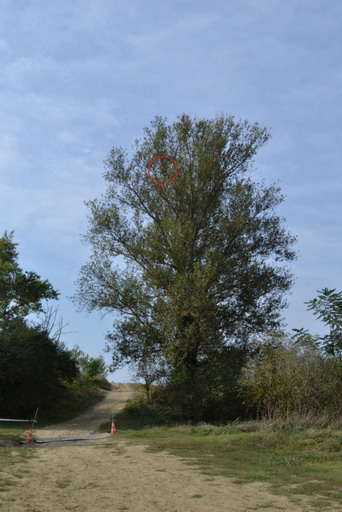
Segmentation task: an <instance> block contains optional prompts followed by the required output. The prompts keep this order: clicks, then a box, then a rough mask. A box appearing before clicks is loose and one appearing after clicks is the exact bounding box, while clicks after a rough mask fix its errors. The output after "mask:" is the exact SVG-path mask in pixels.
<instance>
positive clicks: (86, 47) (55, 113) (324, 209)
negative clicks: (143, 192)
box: [0, 0, 342, 381]
mask: <svg viewBox="0 0 342 512" xmlns="http://www.w3.org/2000/svg"><path fill="white" fill-rule="evenodd" d="M341 22H342V2H340V1H339V0H328V1H327V2H322V1H321V0H311V1H310V2H309V1H304V0H296V1H294V0H288V1H287V2H283V1H281V0H239V1H237V0H234V1H226V0H211V1H210V2H209V1H204V0H183V1H179V0H172V1H171V0H164V1H157V0H144V1H143V0H131V1H130V2H127V1H123V0H122V1H116V0H97V1H96V2H90V1H83V0H73V1H72V2H70V1H65V0H59V1H57V2H46V1H43V0H30V1H27V0H12V1H10V0H0V26H1V30H0V60H1V71H0V177H1V179H0V198H1V200H0V234H2V233H3V232H4V230H5V229H7V230H12V229H13V230H14V231H15V241H17V242H19V243H20V245H19V255H20V264H21V265H22V267H23V268H24V269H25V270H33V271H35V272H37V273H38V274H39V275H41V276H42V277H43V278H47V279H49V280H50V281H51V283H52V284H53V285H54V286H55V287H56V288H57V289H58V290H59V291H60V292H61V299H60V301H59V310H60V314H61V315H62V317H63V319H64V322H65V323H68V324H69V325H68V327H67V328H66V331H72V332H70V333H69V334H66V335H65V336H64V339H65V341H67V342H68V345H69V346H72V345H74V344H78V345H79V346H80V347H81V348H82V349H83V350H85V351H87V352H88V353H90V354H91V355H93V356H96V355H98V354H99V353H100V352H101V351H102V349H103V347H104V334H105V332H106V331H107V330H108V329H109V328H110V326H111V319H110V318H109V317H107V318H105V319H104V320H102V319H101V317H100V316H99V315H97V314H92V315H91V316H86V315H85V314H84V313H77V312H76V310H75V308H74V306H73V304H72V303H71V302H70V300H68V299H67V297H68V296H70V295H72V294H73V293H74V291H75V287H74V282H75V280H76V279H77V275H78V271H79V269H80V267H81V265H82V264H84V263H86V261H87V259H88V256H89V254H90V252H89V249H87V248H86V247H84V246H83V245H82V243H81V241H80V234H81V233H85V231H86V229H87V208H86V206H85V205H84V204H83V201H84V200H88V199H93V198H95V197H98V196H100V194H101V193H103V192H104V191H105V182H104V180H103V178H102V171H103V160H104V159H105V158H106V156H107V154H108V152H109V151H110V149H111V148H112V146H114V145H115V146H118V145H122V146H124V147H126V148H128V149H129V148H130V147H131V145H132V144H133V142H134V139H135V138H137V137H140V136H141V135H142V129H143V127H144V126H146V125H147V124H148V123H149V122H150V120H151V119H152V118H153V117H154V116H155V115H156V114H160V115H163V116H166V117H167V118H168V120H169V121H170V122H172V121H173V120H174V119H175V118H176V116H177V115H178V114H180V113H182V112H186V113H189V114H191V115H197V116H198V117H202V116H203V117H214V116H216V115H217V114H221V113H224V114H227V115H233V116H235V117H236V119H248V120H249V121H251V122H254V121H258V122H259V123H260V124H261V125H263V126H266V127H269V128H270V129H271V133H272V139H271V141H270V142H268V143H267V145H266V146H265V147H264V148H263V149H262V150H261V151H260V152H259V154H258V156H257V158H256V160H255V163H256V167H257V170H256V172H255V177H256V178H258V179H261V178H264V179H265V180H266V183H271V182H275V181H278V180H279V185H280V187H281V189H282V191H283V193H284V194H285V196H286V199H285V201H284V203H283V204H282V205H281V207H280V208H278V212H279V213H280V214H281V215H283V216H284V217H285V218H286V226H287V227H288V229H289V230H290V231H291V232H292V233H294V234H296V235H297V236H298V238H299V240H298V244H297V250H298V252H299V258H298V260H297V261H296V262H294V263H293V264H292V265H291V267H292V270H293V272H294V274H295V276H296V284H295V286H294V287H293V290H292V295H290V296H289V302H290V307H289V308H288V310H287V311H286V312H285V313H284V316H285V317H286V320H287V323H288V329H291V328H292V327H305V328H308V329H310V331H311V332H319V333H324V332H326V331H325V328H324V327H323V326H322V325H321V323H320V322H318V321H316V320H315V319H314V317H313V315H312V313H311V312H309V311H307V310H306V306H305V304H304V301H305V300H309V299H311V298H313V297H314V296H315V295H316V290H319V289H321V288H322V287H325V286H326V287H329V288H337V290H341V289H342V275H341V255H342V250H341V248H342V242H341V241H342V227H341V226H342V222H341V221H342V214H341V196H342V180H341V162H342V144H341V142H342V141H341V124H342V123H341V121H342V119H341V117H342V116H341V104H342V97H341V96H342V94H341V91H342V64H341V62H342V61H341V53H342V32H341ZM106 359H107V360H108V361H109V357H108V356H106ZM110 377H111V378H113V379H114V380H116V381H125V380H126V381H127V380H129V375H128V373H127V371H126V370H122V371H120V372H117V373H116V374H114V375H110Z"/></svg>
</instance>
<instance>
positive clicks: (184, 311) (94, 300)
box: [75, 115, 295, 379]
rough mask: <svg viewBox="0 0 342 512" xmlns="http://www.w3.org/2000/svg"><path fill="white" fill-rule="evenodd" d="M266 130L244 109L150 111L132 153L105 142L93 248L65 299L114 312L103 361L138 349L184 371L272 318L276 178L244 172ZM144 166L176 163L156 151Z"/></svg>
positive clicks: (282, 238) (278, 304)
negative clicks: (258, 179) (171, 118)
mask: <svg viewBox="0 0 342 512" xmlns="http://www.w3.org/2000/svg"><path fill="white" fill-rule="evenodd" d="M268 138H269V134H268V133H267V131H266V130H265V129H264V128H261V127H260V126H259V125H258V124H249V123H248V122H247V121H245V122H235V121H234V119H233V118H231V117H224V116H221V117H217V118H215V119H195V118H191V117H190V116H188V115H182V116H180V117H179V118H178V120H177V121H176V122H174V123H173V124H171V125H169V124H167V121H166V119H163V118H161V117H156V118H155V119H154V120H153V121H152V123H151V125H150V126H149V127H147V128H145V136H144V138H143V139H141V140H137V141H136V144H135V147H134V150H133V152H132V154H130V155H128V153H127V152H126V151H125V150H124V149H122V148H113V149H112V151H111V152H110V154H109V157H108V160H107V162H106V170H105V172H104V179H105V180H106V182H107V190H106V193H105V194H104V195H103V196H102V197H101V198H100V199H94V200H92V201H89V202H87V203H86V204H87V205H88V207H89V209H90V225H89V230H88V232H87V234H86V236H85V241H86V243H88V244H90V246H91V247H92V256H91V259H90V261H89V263H87V264H86V265H85V266H83V267H82V269H81V273H80V277H79V280H78V290H77V293H76V295H75V300H76V302H78V303H79V305H80V306H81V307H86V308H87V309H88V310H89V311H92V310H96V309H97V310H100V311H102V312H103V313H108V312H111V313H112V312H114V313H116V314H117V316H116V319H115V321H114V326H113V331H112V332H110V333H108V335H107V338H108V341H109V344H110V345H112V350H113V368H116V367H118V366H119V365H120V364H123V363H127V362H128V363H132V364H134V363H137V362H138V361H139V360H141V358H142V357H143V356H144V354H146V353H148V354H150V356H151V357H152V356H153V355H154V361H155V357H157V358H158V357H160V360H161V361H162V362H163V365H164V366H165V361H166V362H167V365H168V366H169V369H171V370H172V371H177V372H178V373H180V374H182V375H183V376H184V378H190V379H191V378H192V376H193V375H194V373H195V372H196V369H197V368H198V367H199V365H201V364H203V362H204V361H206V360H207V361H208V360H209V359H210V358H211V357H212V356H214V355H215V356H216V357H217V355H218V354H220V352H223V351H224V350H225V347H227V345H229V344H231V343H232V342H235V343H237V344H240V345H241V344H244V343H246V341H247V340H248V337H249V336H250V334H251V333H259V332H263V331H265V330H268V329H270V328H272V327H275V326H276V325H278V323H279V319H280V312H281V310H282V308H284V307H285V305H286V301H285V300H284V298H283V296H284V293H285V292H287V291H288V290H289V289H290V287H291V284H292V276H291V273H290V272H289V270H288V269H287V267H284V266H283V262H287V261H291V260H293V259H294V258H295V253H294V251H293V250H292V246H293V244H294V242H295V237H294V236H292V235H291V234H289V233H288V232H287V230H286V229H285V228H284V226H283V219H282V218H281V217H279V216H278V215H277V214H276V213H275V212H274V207H276V206H277V205H278V204H279V203H281V202H282V200H283V197H282V195H281V193H280V189H279V188H278V187H277V186H275V185H271V186H265V184H264V183H261V184H258V183H255V182H254V181H253V180H252V178H251V172H250V171H251V170H252V162H253V157H254V156H255V154H256V153H257V151H258V149H259V148H260V147H261V146H262V145H263V144H264V143H265V142H266V141H267V140H268ZM160 155H164V156H169V157H171V158H172V159H174V160H175V161H176V162H177V164H178V167H179V174H178V176H177V178H176V179H175V180H174V181H173V182H172V183H170V184H169V185H157V184H156V183H154V182H153V181H151V179H149V178H148V174H147V166H148V164H149V162H150V161H151V159H153V158H155V157H157V156H160ZM150 172H151V177H152V178H153V179H154V180H155V181H156V182H158V183H167V182H169V181H171V180H172V178H173V176H174V174H175V168H174V166H173V164H172V162H171V161H170V160H167V159H165V158H164V159H161V158H160V159H157V160H155V161H154V163H153V164H152V166H151V170H150ZM182 372H183V373H182Z"/></svg>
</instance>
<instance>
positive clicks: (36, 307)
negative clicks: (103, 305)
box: [0, 231, 59, 328]
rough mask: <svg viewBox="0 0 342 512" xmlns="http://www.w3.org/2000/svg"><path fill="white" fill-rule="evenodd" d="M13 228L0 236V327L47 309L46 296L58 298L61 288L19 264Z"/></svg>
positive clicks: (47, 297)
mask: <svg viewBox="0 0 342 512" xmlns="http://www.w3.org/2000/svg"><path fill="white" fill-rule="evenodd" d="M17 245H18V244H17V243H15V242H14V241H13V232H11V233H8V232H7V231H5V233H4V235H3V236H2V237H1V238H0V328H1V327H4V325H5V324H6V323H7V324H8V323H9V322H10V321H11V320H13V319H15V318H24V317H26V316H27V315H29V314H30V313H38V312H41V311H42V310H43V306H42V301H43V300H44V299H57V298H58V295H59V294H58V292H57V291H56V290H55V289H54V288H53V287H52V285H51V284H50V283H49V282H48V281H47V280H41V278H40V277H39V276H38V274H36V273H35V272H25V271H23V270H22V269H21V268H20V266H19V264H18V252H17V250H16V246H17Z"/></svg>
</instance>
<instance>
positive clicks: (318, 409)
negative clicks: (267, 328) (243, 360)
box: [239, 337, 342, 419]
mask: <svg viewBox="0 0 342 512" xmlns="http://www.w3.org/2000/svg"><path fill="white" fill-rule="evenodd" d="M239 382H240V386H241V393H242V395H243V396H244V398H245V403H247V404H250V405H253V406H255V407H256V408H257V410H258V412H259V413H260V415H261V416H262V417H266V418H279V419H283V418H289V417H292V416H309V415H313V416H315V415H331V416H336V415H338V414H340V413H341V407H342V374H341V361H340V358H337V357H328V356H324V355H323V354H322V353H321V352H320V350H319V348H317V347H316V346H315V345H308V344H303V345H300V344H296V343H293V342H292V341H291V340H289V339H286V337H278V338H276V337H273V338H272V337H271V338H269V339H268V340H266V341H264V342H263V344H261V345H260V346H259V350H258V353H257V354H256V355H254V357H252V358H250V360H249V361H248V363H247V364H246V365H245V367H244V368H243V371H242V373H241V377H240V379H239Z"/></svg>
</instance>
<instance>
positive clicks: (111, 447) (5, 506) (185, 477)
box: [0, 384, 311, 512]
mask: <svg viewBox="0 0 342 512" xmlns="http://www.w3.org/2000/svg"><path fill="white" fill-rule="evenodd" d="M134 393H135V392H134V390H133V389H132V387H131V386H130V385H129V384H113V390H112V391H110V392H108V394H107V396H106V398H105V400H104V401H103V402H102V403H101V404H99V405H97V406H95V407H94V408H93V409H92V410H91V411H89V412H87V413H86V414H83V415H81V416H79V417H78V418H76V419H75V420H73V421H69V422H65V423H63V424H62V425H55V426H51V427H49V428H48V429H45V430H40V431H39V432H38V433H39V437H54V436H71V435H75V434H81V435H87V434H91V433H93V432H94V431H95V430H96V427H98V426H99V424H101V423H103V422H104V421H107V420H108V419H109V418H110V415H111V411H112V407H113V403H114V406H115V409H116V412H118V410H120V408H122V407H123V405H124V403H125V402H126V400H127V399H128V398H129V397H130V396H132V395H133V394H134ZM27 449H32V450H35V456H34V457H33V458H32V460H31V462H30V464H29V466H28V465H27V464H20V463H19V464H16V465H15V466H13V467H12V468H11V472H12V475H9V477H10V479H11V480H12V481H13V483H15V485H13V486H11V487H9V488H8V489H9V490H8V491H5V492H3V493H1V496H0V500H1V499H2V508H0V510H1V511H3V510H4V511H6V512H7V511H11V512H64V511H80V512H81V511H82V512H99V511H102V510H103V511H108V512H120V511H128V512H195V511H196V512H250V511H258V510H260V511H262V510H268V511H270V512H276V511H277V512H279V510H284V511H286V512H288V511H293V512H304V511H305V512H306V511H309V510H311V509H310V507H304V508H303V507H298V506H295V505H293V503H291V502H290V501H289V500H288V499H287V498H286V497H282V496H274V495H271V494H270V493H268V491H267V489H266V487H265V486H264V485H262V484H248V485H237V484H233V483H232V482H231V481H230V480H229V479H228V478H224V477H214V478H213V477H210V478H209V477H208V476H206V475H201V474H200V473H199V471H197V470H196V469H194V468H192V467H189V466H187V465H186V464H185V463H184V462H182V461H181V460H180V459H179V458H177V457H174V456H172V455H168V454H166V453H157V454H155V453H148V452H146V451H145V447H144V446H135V445H132V446H130V445H129V444H128V442H127V441H123V440H122V438H120V434H119V435H117V436H111V437H108V438H105V439H100V440H91V441H77V442H74V441H72V442H59V443H50V444H42V445H38V444H35V445H31V446H29V447H27Z"/></svg>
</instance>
